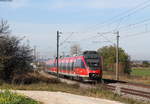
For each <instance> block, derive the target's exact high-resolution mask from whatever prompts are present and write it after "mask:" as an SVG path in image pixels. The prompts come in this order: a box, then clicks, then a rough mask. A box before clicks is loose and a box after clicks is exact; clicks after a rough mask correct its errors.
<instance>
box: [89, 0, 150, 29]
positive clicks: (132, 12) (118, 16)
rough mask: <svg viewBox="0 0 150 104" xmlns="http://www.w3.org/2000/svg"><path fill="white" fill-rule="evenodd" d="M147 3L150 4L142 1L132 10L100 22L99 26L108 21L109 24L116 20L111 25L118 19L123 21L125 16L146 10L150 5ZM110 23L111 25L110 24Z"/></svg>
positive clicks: (148, 0) (147, 0)
mask: <svg viewBox="0 0 150 104" xmlns="http://www.w3.org/2000/svg"><path fill="white" fill-rule="evenodd" d="M149 2H150V0H146V1H144V2H142V3H140V4H138V5H136V6H135V7H134V8H132V9H129V10H127V11H125V12H122V13H120V14H119V15H116V16H114V17H112V18H110V19H108V20H106V21H104V22H102V23H100V24H101V25H105V24H106V23H107V22H108V21H110V23H111V21H112V20H114V19H116V20H114V21H112V23H113V22H115V21H117V20H118V19H123V18H125V17H127V16H130V15H132V14H134V13H136V12H138V11H139V10H141V9H144V8H146V7H149V5H150V4H148V5H145V4H146V3H149ZM143 5H145V6H144V7H141V6H143ZM139 7H140V8H139ZM138 8H139V9H138ZM136 9H137V10H136ZM129 12H131V13H129ZM127 13H128V14H127ZM125 14H126V15H125ZM121 15H123V16H122V17H121ZM117 18H118V19H117ZM108 23H109V22H108ZM112 23H111V24H112ZM97 25H99V24H96V25H94V26H90V27H91V28H93V27H95V26H97ZM90 27H89V28H90ZM103 28H104V26H103ZM86 30H89V29H88V28H87V29H86ZM86 32H87V31H86Z"/></svg>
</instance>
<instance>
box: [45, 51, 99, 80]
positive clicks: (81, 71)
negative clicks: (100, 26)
mask: <svg viewBox="0 0 150 104" xmlns="http://www.w3.org/2000/svg"><path fill="white" fill-rule="evenodd" d="M58 63H59V68H58V69H57V59H51V60H48V61H46V71H47V72H49V73H52V74H57V71H58V73H59V76H64V77H70V78H73V79H77V80H82V81H92V80H101V78H102V58H101V57H100V56H99V55H98V53H97V52H96V51H85V52H83V53H82V55H79V56H73V57H63V58H59V60H58Z"/></svg>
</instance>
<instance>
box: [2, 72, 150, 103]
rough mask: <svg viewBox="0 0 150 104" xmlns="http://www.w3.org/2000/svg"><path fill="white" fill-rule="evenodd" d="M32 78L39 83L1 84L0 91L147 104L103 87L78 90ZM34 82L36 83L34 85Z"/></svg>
mask: <svg viewBox="0 0 150 104" xmlns="http://www.w3.org/2000/svg"><path fill="white" fill-rule="evenodd" d="M30 75H31V76H32V78H34V77H36V78H37V79H38V80H39V81H33V82H34V83H33V84H29V83H28V84H18V83H17V84H14V83H13V84H6V83H2V84H1V86H0V89H14V90H40V91H61V92H66V93H72V94H77V95H83V96H91V97H97V98H106V99H110V100H116V101H120V102H125V103H127V104H148V103H143V102H138V101H135V100H132V99H129V98H123V97H122V96H119V95H117V94H114V93H112V92H110V91H107V90H106V89H104V88H103V87H100V86H99V87H97V88H94V89H93V88H91V89H85V88H80V86H79V85H78V84H66V83H61V82H60V81H58V80H57V79H55V78H46V77H43V76H41V75H39V74H38V73H36V74H35V73H34V75H33V74H32V73H30ZM35 82H36V83H35Z"/></svg>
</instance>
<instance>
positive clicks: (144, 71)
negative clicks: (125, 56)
mask: <svg viewBox="0 0 150 104" xmlns="http://www.w3.org/2000/svg"><path fill="white" fill-rule="evenodd" d="M131 70H132V72H131V75H134V76H149V77H150V68H132V69H131Z"/></svg>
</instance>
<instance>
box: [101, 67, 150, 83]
mask: <svg viewBox="0 0 150 104" xmlns="http://www.w3.org/2000/svg"><path fill="white" fill-rule="evenodd" d="M132 70H133V72H132V73H131V75H125V74H120V75H119V80H122V81H128V82H133V83H141V84H147V85H150V75H149V74H150V70H148V69H145V70H147V71H144V70H140V69H132ZM137 73H138V74H137ZM143 73H144V74H147V76H146V75H144V74H143ZM103 78H105V79H115V78H116V76H115V73H112V72H107V71H104V72H103Z"/></svg>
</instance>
